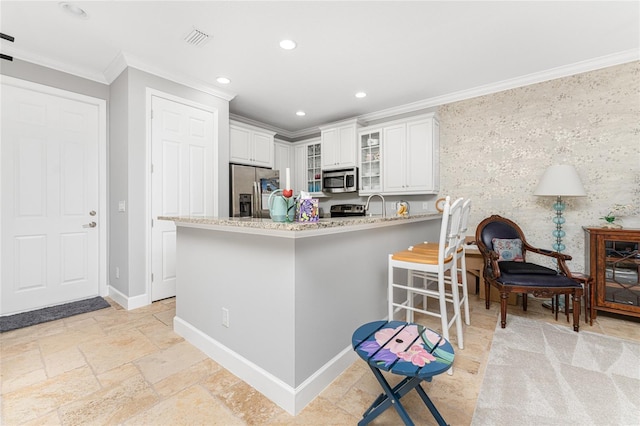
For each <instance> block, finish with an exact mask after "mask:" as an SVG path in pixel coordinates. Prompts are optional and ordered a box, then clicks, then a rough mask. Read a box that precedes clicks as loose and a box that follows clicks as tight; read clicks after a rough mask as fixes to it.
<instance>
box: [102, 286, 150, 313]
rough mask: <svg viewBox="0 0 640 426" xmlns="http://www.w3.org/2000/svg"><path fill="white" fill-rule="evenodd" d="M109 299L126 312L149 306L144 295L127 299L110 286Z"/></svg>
mask: <svg viewBox="0 0 640 426" xmlns="http://www.w3.org/2000/svg"><path fill="white" fill-rule="evenodd" d="M109 297H110V298H111V300H113V301H114V302H116V303H117V304H118V305H120V306H122V307H123V308H124V309H126V310H127V311H130V310H132V309H136V308H141V307H143V306H147V305H149V298H148V297H147V295H146V294H142V295H140V296H133V297H129V296H125V295H124V294H122V293H121V292H119V291H118V290H116V289H115V288H113V287H112V286H109Z"/></svg>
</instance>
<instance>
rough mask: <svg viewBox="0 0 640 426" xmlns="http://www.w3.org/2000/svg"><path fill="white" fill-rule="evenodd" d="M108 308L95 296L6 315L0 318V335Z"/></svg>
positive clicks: (105, 303) (106, 304)
mask: <svg viewBox="0 0 640 426" xmlns="http://www.w3.org/2000/svg"><path fill="white" fill-rule="evenodd" d="M110 306H111V305H109V302H107V301H106V300H104V299H103V298H102V297H100V296H97V297H93V298H91V299H85V300H79V301H77V302H71V303H65V304H64V305H58V306H50V307H48V308H42V309H37V310H35V311H30V312H22V313H20V314H15V315H8V316H6V317H0V333H4V332H5V331H11V330H17V329H19V328H24V327H29V326H32V325H36V324H41V323H43V322H48V321H55V320H58V319H61V318H68V317H71V316H74V315H78V314H84V313H86V312H92V311H97V310H99V309H104V308H108V307H110Z"/></svg>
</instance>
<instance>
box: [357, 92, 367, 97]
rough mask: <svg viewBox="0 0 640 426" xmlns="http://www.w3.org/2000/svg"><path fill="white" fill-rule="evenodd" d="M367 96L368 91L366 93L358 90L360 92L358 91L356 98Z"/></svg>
mask: <svg viewBox="0 0 640 426" xmlns="http://www.w3.org/2000/svg"><path fill="white" fill-rule="evenodd" d="M366 96H367V94H366V93H364V92H358V93H356V98H364V97H366Z"/></svg>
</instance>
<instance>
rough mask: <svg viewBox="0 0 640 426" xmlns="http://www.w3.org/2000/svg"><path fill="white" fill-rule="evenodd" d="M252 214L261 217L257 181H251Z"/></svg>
mask: <svg viewBox="0 0 640 426" xmlns="http://www.w3.org/2000/svg"><path fill="white" fill-rule="evenodd" d="M252 195H253V212H252V213H253V214H252V215H251V216H252V217H262V206H261V205H260V192H259V191H258V183H257V182H256V181H254V182H253V194H252Z"/></svg>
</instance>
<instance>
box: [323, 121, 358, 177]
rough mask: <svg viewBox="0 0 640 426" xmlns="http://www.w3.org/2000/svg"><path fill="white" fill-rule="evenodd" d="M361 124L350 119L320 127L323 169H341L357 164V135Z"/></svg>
mask: <svg viewBox="0 0 640 426" xmlns="http://www.w3.org/2000/svg"><path fill="white" fill-rule="evenodd" d="M359 126H360V125H359V122H358V120H349V121H343V122H340V123H336V124H332V125H329V126H326V127H320V130H321V141H322V142H321V143H322V168H323V169H325V170H327V169H340V168H344V167H355V166H356V162H357V138H356V135H357V131H358V127H359Z"/></svg>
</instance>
